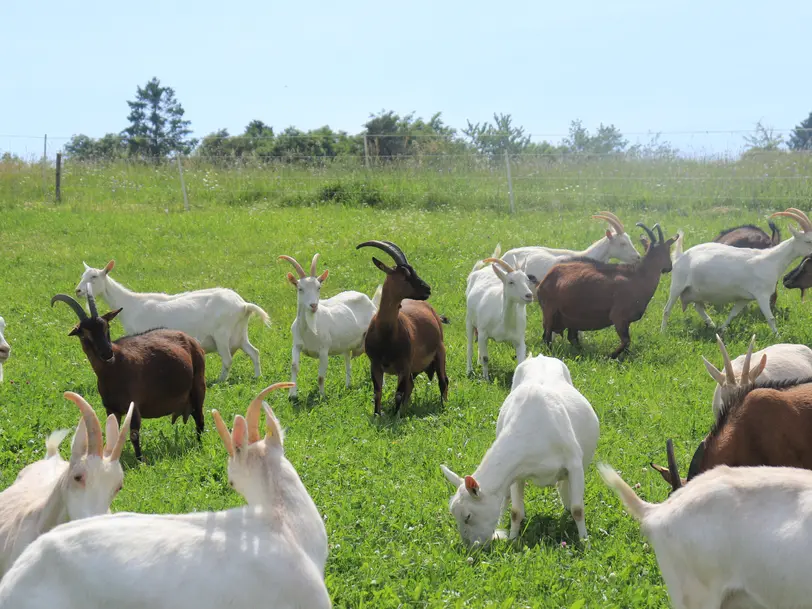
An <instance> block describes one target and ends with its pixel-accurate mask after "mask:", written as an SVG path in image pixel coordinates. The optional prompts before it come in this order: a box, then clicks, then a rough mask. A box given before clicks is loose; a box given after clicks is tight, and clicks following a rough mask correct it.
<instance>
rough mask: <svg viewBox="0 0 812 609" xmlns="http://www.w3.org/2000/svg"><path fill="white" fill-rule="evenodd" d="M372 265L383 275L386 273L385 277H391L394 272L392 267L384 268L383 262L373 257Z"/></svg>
mask: <svg viewBox="0 0 812 609" xmlns="http://www.w3.org/2000/svg"><path fill="white" fill-rule="evenodd" d="M372 263H373V264H374V265H375V266H377V267H378V268H379V269H380V270H382V271H383V272H384V273H386V274H387V275H391V274H392V273H394V272H395V269H393V268H392V267H388V266H386V265H385V264H384V263H383V262H381V261H380V260H378V259H377V258H375V257H374V256H373V257H372Z"/></svg>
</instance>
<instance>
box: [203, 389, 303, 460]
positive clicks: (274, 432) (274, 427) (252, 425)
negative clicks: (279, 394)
mask: <svg viewBox="0 0 812 609" xmlns="http://www.w3.org/2000/svg"><path fill="white" fill-rule="evenodd" d="M295 386H296V384H295V383H291V382H284V383H274V384H273V385H271V386H270V387H266V388H265V389H263V390H262V391H260V392H259V394H258V395H257V397H255V398H254V399H253V400H251V403H250V404H249V405H248V410H247V411H246V413H245V422H246V425H247V427H248V443H249V444H253V443H254V442H259V439H260V437H259V413H260V410H264V411H265V428H266V432H265V437H266V438H270V437H273V436H277V437H278V439H280V440H281V437H280V436H281V432H280V429H279V426H278V424H277V422H276V419H275V418H274V416H273V411H272V410H271V408H270V406H268V404H266V403H265V402H263V401H262V400H263V398H264V397H265V396H267V395H268V394H269V393H271V392H272V391H276V390H277V389H289V388H290V387H295ZM211 415H212V417H214V424H215V426H216V427H217V433H218V434H220V439H221V440H223V444H225V447H226V450H227V451H228V454H229V456H231V457H233V456H234V441H233V440H232V439H231V434H230V433H229V431H228V427H226V424H225V422H224V421H223V418H222V417H221V416H220V413H219V412H218V411H217V410H212V411H211ZM237 417H240V415H237Z"/></svg>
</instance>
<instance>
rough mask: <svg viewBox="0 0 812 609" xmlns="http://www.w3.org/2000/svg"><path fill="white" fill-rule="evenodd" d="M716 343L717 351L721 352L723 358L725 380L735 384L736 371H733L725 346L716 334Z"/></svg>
mask: <svg viewBox="0 0 812 609" xmlns="http://www.w3.org/2000/svg"><path fill="white" fill-rule="evenodd" d="M716 343H717V344H718V345H719V351H721V352H722V359H723V360H724V364H725V376H727V382H728V383H733V384H735V383H736V373H735V372H733V364H732V362H731V361H730V356H729V355H728V354H727V347H725V343H724V341H723V340H722V338H721V337H720V336H719V335H718V334H717V335H716Z"/></svg>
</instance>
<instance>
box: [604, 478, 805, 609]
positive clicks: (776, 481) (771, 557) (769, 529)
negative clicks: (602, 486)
mask: <svg viewBox="0 0 812 609" xmlns="http://www.w3.org/2000/svg"><path fill="white" fill-rule="evenodd" d="M598 470H599V471H600V474H601V476H602V477H603V479H604V481H605V482H606V484H607V485H608V486H609V487H611V488H612V489H613V490H614V491H615V492H616V493H617V494H618V495H619V496H620V499H621V500H622V501H623V504H624V505H625V506H626V509H627V510H628V511H629V513H630V514H631V515H632V516H633V517H634V518H635V519H636V520H639V521H640V525H641V529H642V531H643V533H644V534H645V536H646V537H647V538H648V539H649V540H650V541H651V545H652V547H653V548H654V552H655V554H656V555H657V563H658V564H659V566H660V571H662V574H663V579H664V580H665V584H666V586H667V587H668V594H669V596H670V597H671V603H672V605H673V607H674V609H705V608H707V609H719V608H720V607H724V608H728V607H729V608H731V609H732V608H733V607H740V608H744V607H750V608H753V609H755V608H756V607H759V608H765V609H766V608H767V607H769V608H770V609H799V608H800V607H809V606H810V600H809V573H810V571H812V554H810V552H809V545H810V543H812V472H810V471H808V470H804V469H797V468H791V467H728V466H725V465H719V466H717V467H715V468H713V469H711V470H709V471H707V472H705V473H703V474H701V475H699V476H697V477H696V478H694V479H693V481H691V483H690V484H688V485H687V486H685V487H683V488H681V489H679V490H677V491H675V492H674V493H673V494H672V495H671V496H670V497H669V498H668V499H667V500H666V501H665V502H663V503H659V504H652V503H647V502H645V501H643V500H642V499H640V498H639V497H638V496H637V495H636V494H635V492H634V491H633V490H632V489H631V487H630V486H629V485H628V484H626V483H625V482H624V481H623V480H622V479H621V478H620V476H618V475H617V473H616V472H615V471H614V470H613V469H612V468H611V467H609V466H607V465H605V464H603V463H600V464H598Z"/></svg>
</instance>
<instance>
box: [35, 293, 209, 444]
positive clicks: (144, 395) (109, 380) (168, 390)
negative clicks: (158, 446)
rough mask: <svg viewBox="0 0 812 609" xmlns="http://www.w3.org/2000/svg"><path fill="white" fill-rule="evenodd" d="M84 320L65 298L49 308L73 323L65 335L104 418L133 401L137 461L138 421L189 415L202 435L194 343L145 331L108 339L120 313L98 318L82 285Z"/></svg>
mask: <svg viewBox="0 0 812 609" xmlns="http://www.w3.org/2000/svg"><path fill="white" fill-rule="evenodd" d="M85 293H86V294H87V303H88V305H89V307H90V315H89V316H88V315H87V314H86V313H85V311H84V309H83V308H82V305H80V304H79V303H78V302H76V301H75V300H74V299H73V298H71V297H70V296H67V295H65V294H57V295H56V296H54V297H53V298H52V299H51V306H53V305H54V304H55V303H56V302H64V303H65V304H67V305H68V306H70V308H71V309H73V312H74V313H76V316H77V317H78V318H79V323H78V324H76V326H75V327H74V328H73V330H71V332H70V334H69V336H78V337H79V340H80V341H81V343H82V350H83V351H84V352H85V355H86V356H87V359H88V361H89V362H90V365H91V366H92V368H93V372H95V373H96V380H97V386H98V389H99V395H100V396H101V399H102V403H103V404H104V409H105V410H106V411H107V414H108V415H109V414H115V415H116V417H119V418H120V417H121V416H122V415H124V413H125V412H127V406H128V404H129V403H130V402H135V404H136V407H135V412H134V414H133V420H132V426H131V429H130V439H131V440H132V443H133V448H134V449H135V456H136V458H138V459H141V442H140V435H141V419H142V418H143V419H155V418H159V417H165V416H169V415H172V423H174V422H175V420H176V419H177V418H178V417H183V422H184V423H185V422H186V421H187V420H188V419H189V415H191V416H192V417H193V418H194V420H195V424H196V426H197V437H198V439H200V434H202V433H203V400H204V398H205V397H206V355H205V353H204V352H203V348H202V347H201V346H200V343H199V342H197V340H195V339H194V338H192V337H191V336H189V335H188V334H185V333H184V332H179V331H177V330H164V329H157V330H150V331H149V332H144V333H143V334H136V335H134V336H124V337H122V338H119V339H118V340H116V341H113V342H111V341H110V326H109V323H110V322H111V321H112V320H113V318H114V317H116V316H117V315H118V314H119V313H120V312H121V309H117V310H115V311H110V312H109V313H105V314H104V315H102V316H99V314H98V311H97V310H96V301H95V298H94V297H93V288H91V287H90V286H87V287H86V290H85Z"/></svg>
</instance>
